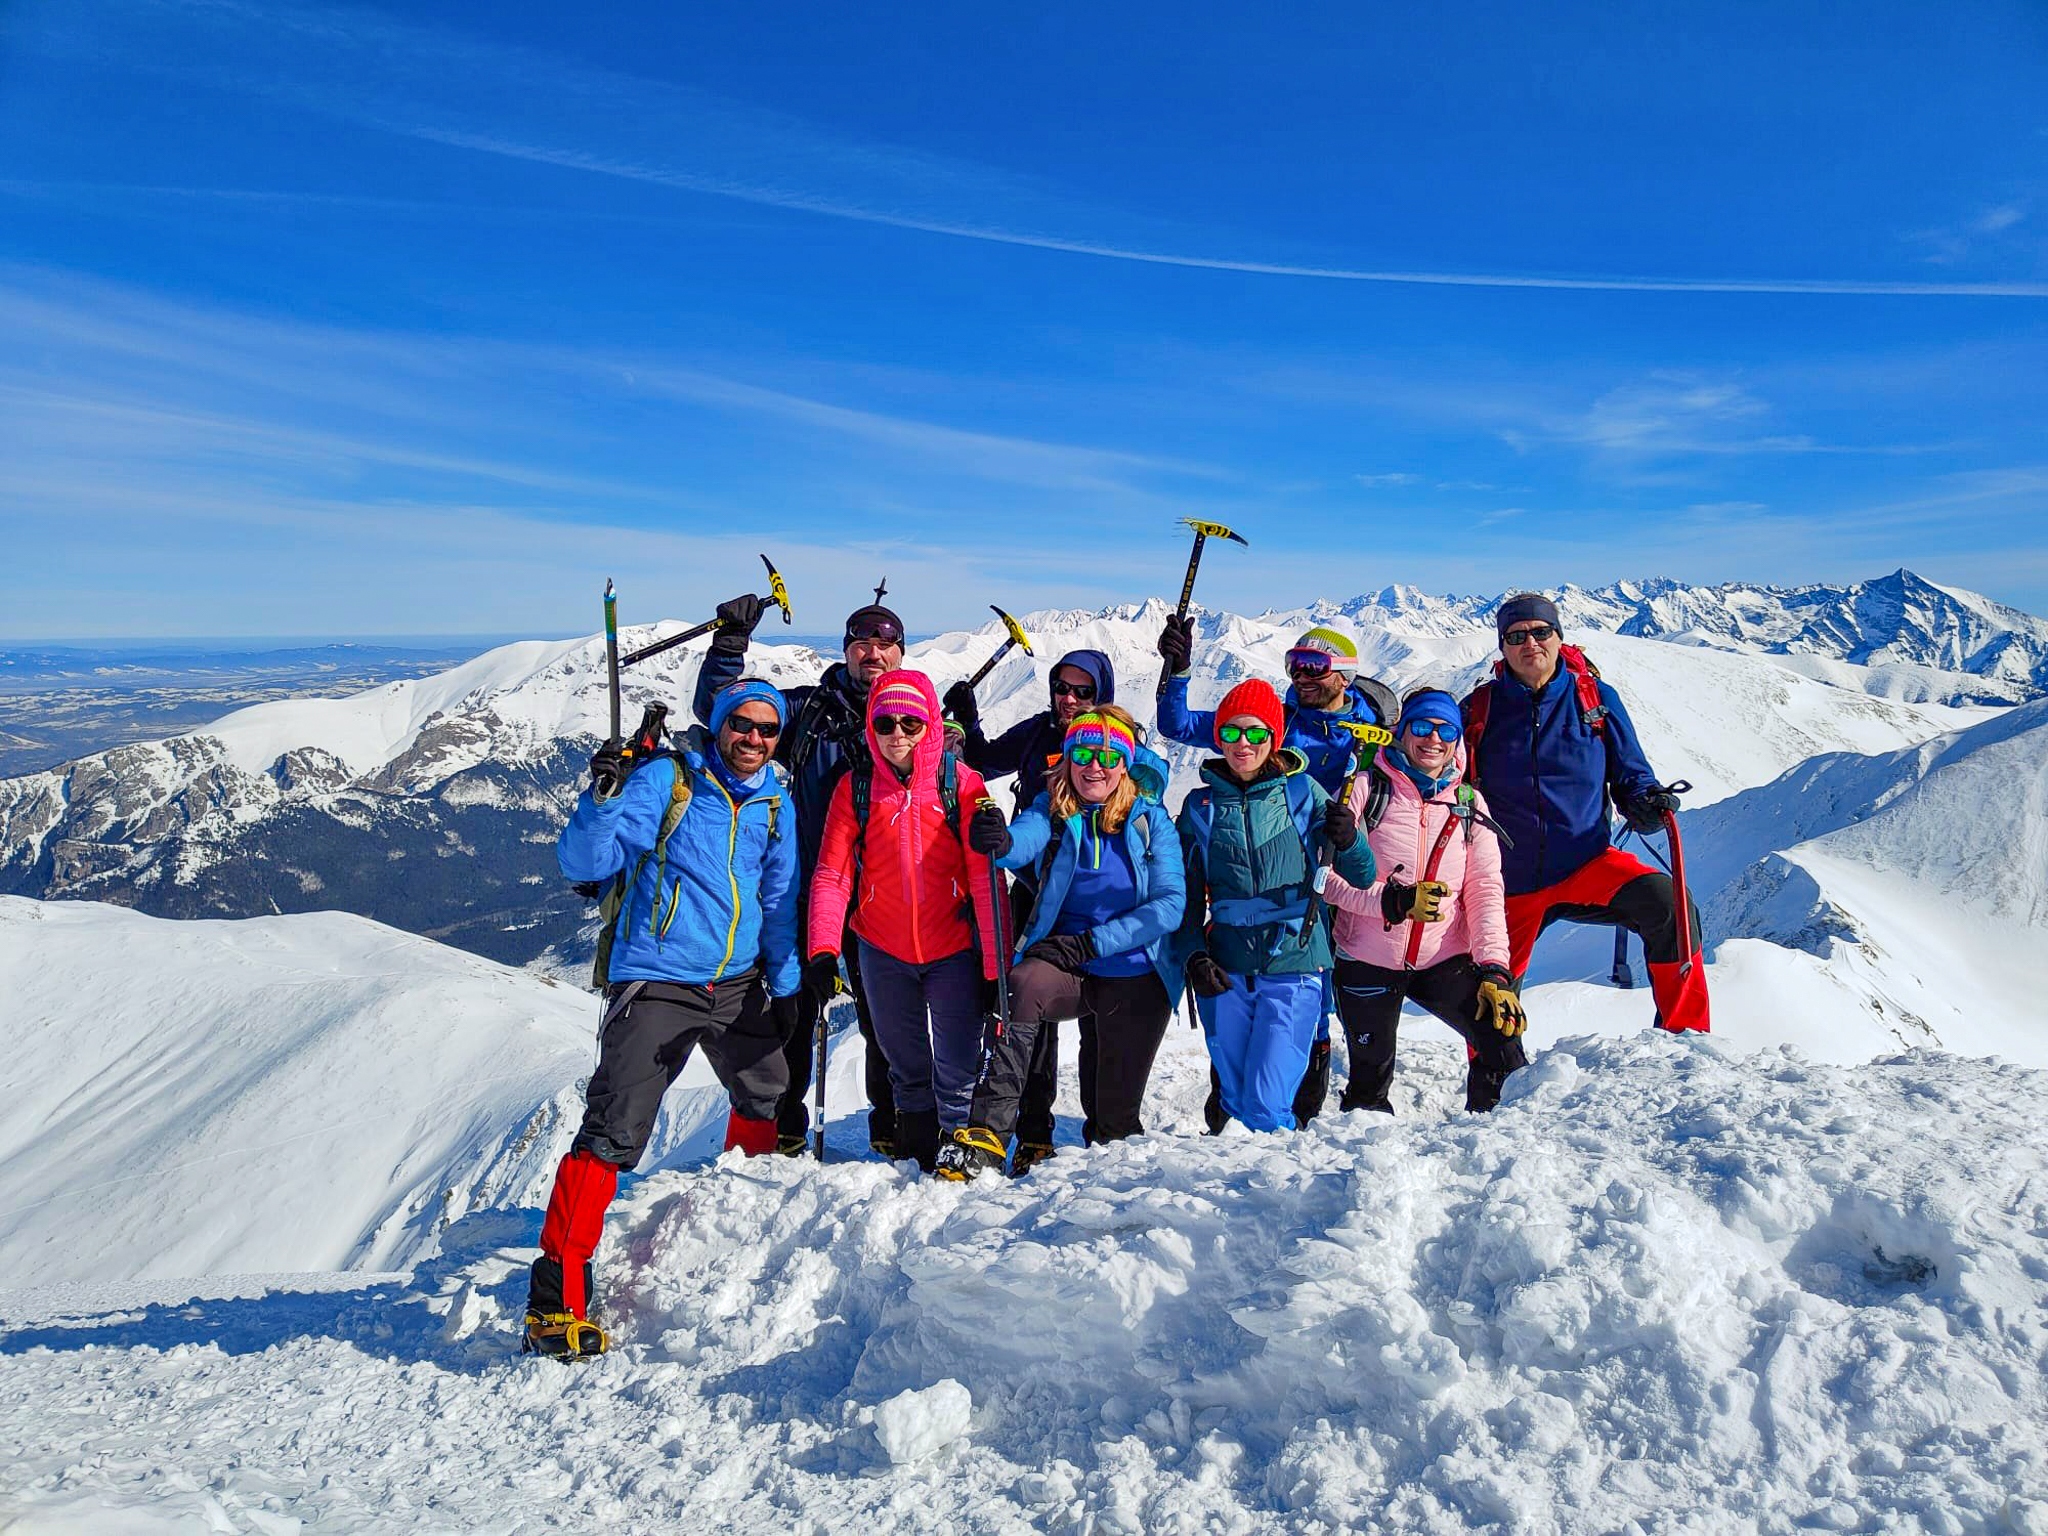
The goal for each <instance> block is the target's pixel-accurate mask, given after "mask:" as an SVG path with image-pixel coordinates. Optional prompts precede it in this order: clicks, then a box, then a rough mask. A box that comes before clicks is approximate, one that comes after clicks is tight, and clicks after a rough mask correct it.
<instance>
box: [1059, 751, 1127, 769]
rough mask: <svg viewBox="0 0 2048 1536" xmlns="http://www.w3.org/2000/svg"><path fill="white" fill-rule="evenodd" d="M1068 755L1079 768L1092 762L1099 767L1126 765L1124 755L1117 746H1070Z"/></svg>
mask: <svg viewBox="0 0 2048 1536" xmlns="http://www.w3.org/2000/svg"><path fill="white" fill-rule="evenodd" d="M1067 756H1068V758H1069V759H1071V760H1072V761H1073V763H1074V765H1075V766H1076V767H1078V768H1086V767H1088V766H1089V765H1091V764H1093V765H1094V766H1095V767H1098V768H1121V767H1123V765H1124V755H1123V753H1121V752H1119V751H1117V749H1116V748H1115V747H1069V748H1068V749H1067Z"/></svg>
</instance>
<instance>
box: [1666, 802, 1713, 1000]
mask: <svg viewBox="0 0 2048 1536" xmlns="http://www.w3.org/2000/svg"><path fill="white" fill-rule="evenodd" d="M1664 792H1665V793H1666V794H1671V795H1689V794H1691V793H1692V785H1690V784H1688V783H1687V782H1686V781H1685V780H1684V779H1679V780H1677V781H1676V782H1675V783H1671V784H1666V785H1665V786H1664ZM1664 840H1665V841H1666V842H1667V843H1669V844H1670V845H1671V907H1672V915H1673V916H1674V917H1675V918H1676V919H1677V921H1678V974H1679V977H1680V978H1681V979H1683V978H1684V977H1686V976H1689V975H1691V974H1692V964H1693V961H1695V960H1696V959H1698V958H1699V955H1698V952H1697V951H1695V950H1694V948H1693V943H1692V897H1691V895H1690V894H1689V893H1688V892H1687V891H1686V888H1685V845H1684V844H1683V843H1682V842H1680V841H1679V840H1678V813H1677V812H1676V811H1666V812H1665V813H1664ZM1702 1027H1703V1028H1704V1026H1702Z"/></svg>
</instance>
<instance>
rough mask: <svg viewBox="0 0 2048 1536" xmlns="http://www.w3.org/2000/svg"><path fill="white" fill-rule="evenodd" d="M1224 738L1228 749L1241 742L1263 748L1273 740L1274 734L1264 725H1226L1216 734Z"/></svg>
mask: <svg viewBox="0 0 2048 1536" xmlns="http://www.w3.org/2000/svg"><path fill="white" fill-rule="evenodd" d="M1216 734H1217V735H1218V736H1221V737H1222V738H1223V744H1224V745H1225V746H1226V747H1234V746H1236V745H1237V744H1238V743H1239V742H1240V741H1248V742H1250V743H1251V744H1252V745H1253V746H1255V747H1263V746H1264V745H1265V744H1266V743H1267V742H1269V741H1271V740H1272V739H1273V733H1272V731H1271V730H1269V729H1268V728H1267V727H1265V726H1263V725H1226V726H1224V727H1223V729H1222V730H1220V731H1218V732H1217V733H1216Z"/></svg>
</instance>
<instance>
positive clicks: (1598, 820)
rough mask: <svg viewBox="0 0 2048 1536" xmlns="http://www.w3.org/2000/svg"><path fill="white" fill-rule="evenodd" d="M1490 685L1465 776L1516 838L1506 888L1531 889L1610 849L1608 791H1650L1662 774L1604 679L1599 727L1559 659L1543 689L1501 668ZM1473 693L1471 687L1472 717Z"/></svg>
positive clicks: (1507, 859) (1630, 794)
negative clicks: (1590, 719) (1476, 750)
mask: <svg viewBox="0 0 2048 1536" xmlns="http://www.w3.org/2000/svg"><path fill="white" fill-rule="evenodd" d="M1492 686H1493V702H1492V703H1491V704H1490V705H1489V706H1488V707H1487V716H1486V730H1485V732H1484V733H1483V734H1482V735H1481V736H1480V738H1479V754H1478V756H1477V758H1475V759H1474V760H1473V762H1472V764H1471V771H1470V773H1469V775H1468V777H1469V778H1470V780H1471V782H1472V783H1473V784H1474V785H1476V786H1477V788H1478V789H1479V791H1480V793H1481V794H1483V795H1485V796H1486V805H1487V809H1488V810H1489V811H1491V812H1492V813H1493V819H1494V820H1495V821H1497V822H1499V823H1500V826H1501V829H1502V830H1503V831H1504V832H1506V833H1507V835H1508V838H1512V839H1513V842H1512V844H1510V843H1509V842H1508V841H1507V839H1503V840H1502V844H1501V850H1500V872H1501V881H1502V883H1503V884H1504V885H1505V886H1506V888H1507V893H1508V895H1510V896H1526V895H1528V894H1529V893H1530V892H1531V891H1540V890H1542V889H1543V888H1544V887H1545V886H1551V885H1555V884H1557V882H1558V881H1560V880H1563V879H1564V878H1566V877H1567V876H1569V875H1572V874H1575V873H1577V872H1578V871H1579V870H1581V869H1583V868H1585V866H1586V864H1587V863H1588V862H1589V861H1591V860H1593V859H1596V858H1598V857H1599V856H1600V855H1601V854H1602V853H1604V852H1606V851H1607V849H1608V848H1609V847H1610V846H1611V838H1610V835H1609V823H1610V821H1611V813H1610V810H1609V800H1610V797H1611V798H1612V799H1613V800H1615V801H1626V800H1632V799H1634V798H1635V797H1636V796H1638V795H1641V794H1645V793H1647V792H1648V791H1650V790H1652V789H1655V788H1656V787H1657V775H1656V774H1655V773H1653V772H1652V771H1651V769H1650V760H1649V759H1648V758H1647V757H1645V756H1644V755H1643V746H1642V743H1641V741H1639V740H1638V739H1637V737H1636V728H1635V725H1634V723H1633V722H1631V721H1630V719H1629V717H1628V711H1627V710H1626V709H1624V708H1622V704H1621V695H1620V694H1618V693H1616V692H1615V691H1614V690H1613V689H1612V688H1611V687H1609V686H1608V685H1607V683H1605V682H1604V681H1603V682H1601V683H1600V684H1599V689H1600V703H1601V705H1602V706H1603V707H1604V708H1605V709H1606V711H1607V717H1606V720H1605V722H1604V724H1603V725H1602V727H1601V728H1600V729H1598V730H1595V729H1594V727H1593V726H1592V725H1591V724H1589V723H1588V722H1587V720H1586V718H1585V715H1584V713H1583V711H1581V709H1580V708H1579V694H1578V688H1577V686H1576V685H1575V684H1574V682H1573V680H1572V677H1571V674H1570V673H1569V672H1567V671H1566V670H1565V669H1564V667H1562V666H1560V667H1559V668H1558V669H1557V674H1556V676H1554V677H1553V678H1552V679H1551V680H1550V681H1549V682H1548V683H1546V684H1545V685H1544V686H1543V688H1542V689H1541V691H1539V692H1532V691H1531V690H1530V689H1529V688H1528V686H1527V685H1526V684H1524V683H1522V682H1520V681H1519V680H1517V679H1516V677H1515V675H1514V674H1513V673H1512V672H1508V671H1506V670H1505V669H1503V671H1502V673H1501V675H1500V676H1499V677H1497V678H1495V679H1494V680H1493V685H1492ZM1475 691H1476V690H1475ZM1471 702H1472V695H1471V694H1467V695H1466V698H1465V708H1466V715H1467V719H1468V721H1469V718H1470V714H1471Z"/></svg>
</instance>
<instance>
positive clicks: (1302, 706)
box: [1159, 617, 1398, 1131]
mask: <svg viewBox="0 0 2048 1536" xmlns="http://www.w3.org/2000/svg"><path fill="white" fill-rule="evenodd" d="M1194 636H1195V625H1194V620H1192V619H1178V620H1176V619H1173V618H1170V617H1169V618H1168V619H1167V621H1166V628H1165V629H1163V630H1162V631H1161V632H1160V635H1159V655H1160V658H1161V659H1162V660H1163V661H1164V663H1165V666H1166V678H1167V682H1166V692H1165V694H1164V695H1163V696H1162V697H1161V698H1160V700H1159V733H1160V735H1162V736H1165V737H1166V738H1167V739H1168V740H1170V741H1178V742H1182V743H1184V744H1185V745H1187V746H1191V747H1207V746H1210V745H1212V744H1213V743H1214V740H1215V732H1216V715H1215V712H1214V711H1212V710H1206V709H1190V708H1188V677H1187V672H1188V666H1189V664H1190V662H1191V661H1192V659H1193V656H1194ZM1287 680H1288V682H1287V695H1286V701H1285V705H1284V711H1283V712H1284V715H1285V724H1284V726H1283V728H1282V730H1281V733H1280V736H1281V740H1280V745H1282V746H1286V747H1292V748H1294V750H1295V751H1297V752H1299V753H1300V754H1301V756H1302V758H1303V760H1304V761H1305V762H1306V763H1307V765H1308V776H1309V777H1310V778H1312V779H1314V780H1315V781H1316V783H1318V784H1320V785H1321V786H1322V787H1323V791H1324V793H1326V794H1331V795H1334V794H1336V793H1338V792H1339V790H1341V789H1342V787H1343V784H1344V779H1345V777H1346V775H1348V774H1349V773H1350V771H1351V762H1352V751H1353V741H1352V737H1351V735H1350V733H1349V732H1348V731H1346V730H1345V729H1344V727H1345V726H1346V725H1347V724H1352V725H1379V726H1391V725H1392V724H1393V721H1394V716H1395V715H1396V714H1397V713H1398V706H1397V704H1396V702H1395V699H1394V691H1393V690H1392V689H1391V688H1389V687H1387V685H1386V684H1385V683H1382V682H1380V681H1378V680H1377V679H1375V678H1369V677H1360V676H1359V675H1358V644H1357V642H1356V641H1354V640H1353V639H1352V638H1351V637H1350V636H1349V635H1347V634H1345V633H1344V632H1343V631H1342V630H1340V629H1338V628H1336V627H1335V626H1334V625H1329V624H1318V625H1317V626H1316V627H1315V628H1313V629H1310V630H1308V631H1306V632H1305V633H1304V634H1303V635H1302V637H1301V638H1300V639H1299V640H1296V641H1295V642H1294V644H1293V645H1292V646H1291V647H1289V649H1288V652H1287ZM1335 1012H1336V999H1335V997H1334V995H1332V994H1330V993H1328V992H1325V994H1324V997H1323V1011H1322V1015H1321V1017H1320V1018H1318V1019H1317V1021H1316V1039H1315V1044H1314V1045H1313V1046H1312V1047H1311V1048H1310V1051H1309V1063H1308V1069H1307V1071H1306V1072H1304V1073H1303V1074H1302V1079H1301V1091H1300V1092H1299V1093H1298V1094H1297V1095H1296V1096H1295V1100H1294V1117H1295V1119H1296V1120H1297V1121H1298V1122H1299V1123H1300V1124H1302V1125H1304V1126H1306V1125H1307V1124H1308V1123H1309V1121H1311V1120H1313V1119H1315V1117H1316V1116H1317V1115H1319V1114H1320V1113H1322V1108H1323V1104H1324V1102H1325V1101H1326V1100H1327V1099H1328V1098H1329V1096H1330V1016H1331V1015H1332V1014H1333V1013H1335ZM1203 1113H1204V1115H1205V1116H1206V1118H1207V1119H1208V1122H1209V1129H1211V1130H1212V1131H1213V1130H1220V1129H1221V1128H1222V1124H1223V1120H1222V1113H1223V1111H1222V1102H1221V1098H1220V1095H1219V1093H1218V1092H1217V1091H1216V1089H1215V1087H1214V1086H1213V1085H1212V1089H1211V1092H1210V1095H1209V1103H1208V1105H1207V1106H1206V1108H1205V1109H1204V1111H1203Z"/></svg>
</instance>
